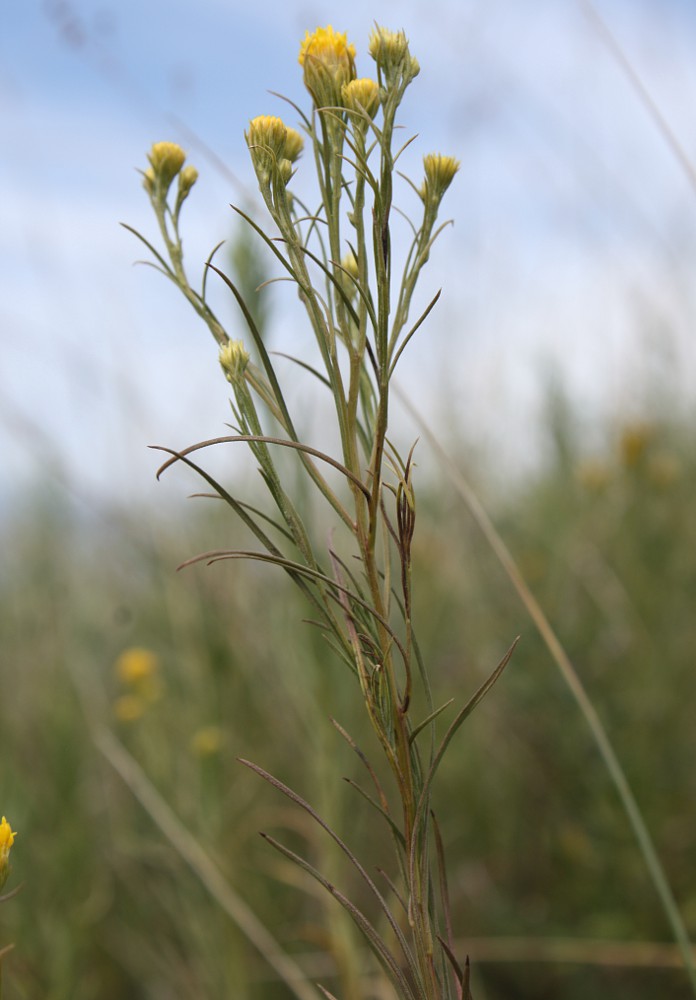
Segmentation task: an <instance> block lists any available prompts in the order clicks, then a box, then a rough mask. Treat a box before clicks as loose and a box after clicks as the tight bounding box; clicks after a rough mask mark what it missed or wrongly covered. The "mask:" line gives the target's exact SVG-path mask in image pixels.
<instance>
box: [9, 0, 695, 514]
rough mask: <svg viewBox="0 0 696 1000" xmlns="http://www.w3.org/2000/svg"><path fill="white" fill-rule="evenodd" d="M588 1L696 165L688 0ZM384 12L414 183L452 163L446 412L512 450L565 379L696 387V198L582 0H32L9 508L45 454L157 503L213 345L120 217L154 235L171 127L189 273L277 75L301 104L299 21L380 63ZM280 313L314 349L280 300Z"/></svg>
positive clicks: (14, 203)
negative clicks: (181, 171)
mask: <svg viewBox="0 0 696 1000" xmlns="http://www.w3.org/2000/svg"><path fill="white" fill-rule="evenodd" d="M596 9H597V10H598V11H599V12H600V13H601V15H602V17H603V18H604V20H605V21H606V23H607V24H608V25H609V26H610V27H611V30H612V32H613V33H614V35H615V36H616V38H617V39H618V40H619V41H620V44H621V46H622V48H623V49H624V51H625V52H626V54H627V56H628V57H629V59H630V60H631V64H632V65H633V66H634V68H635V69H636V71H637V72H638V73H639V74H640V77H641V80H642V81H643V83H644V84H645V86H646V87H647V88H648V89H649V90H650V93H651V94H652V96H653V98H654V100H655V101H656V102H657V104H658V105H659V107H660V108H661V111H662V113H663V114H664V116H665V118H666V120H667V121H668V122H669V124H670V126H671V128H672V129H673V132H674V134H675V135H676V136H677V137H678V139H679V141H680V142H681V143H682V145H683V146H684V149H685V151H686V153H687V155H690V156H691V157H692V158H694V159H696V117H695V116H694V111H693V108H694V106H695V104H696V100H695V98H696V6H695V5H694V4H692V3H688V2H686V0H684V2H677V0H662V2H657V0H597V4H596ZM374 20H378V21H379V22H380V23H384V24H386V25H388V26H390V27H403V28H405V30H406V32H407V34H408V35H409V37H410V40H411V46H412V50H413V51H414V52H415V54H416V55H417V56H418V58H419V60H420V63H421V66H422V73H421V75H420V77H419V78H418V79H417V80H416V82H415V83H414V85H413V87H412V88H411V91H410V93H409V96H408V100H407V103H406V105H405V106H404V109H403V116H402V120H403V124H404V127H405V130H406V134H410V133H413V132H417V133H418V134H419V138H418V140H417V142H416V143H414V144H413V147H412V149H411V150H410V151H409V157H410V158H409V157H407V158H406V159H405V163H404V166H405V168H406V171H407V172H409V173H413V175H414V177H415V178H416V179H418V177H419V171H420V158H421V157H422V155H423V154H424V153H426V152H429V151H431V150H438V151H442V152H450V153H452V154H454V155H455V156H457V157H458V158H459V159H460V160H461V162H462V169H461V172H460V174H459V175H458V177H457V180H456V182H455V184H454V185H453V187H452V189H451V191H450V192H448V195H447V199H448V200H447V201H446V203H445V206H444V208H445V211H446V213H447V214H448V215H450V216H452V217H453V218H454V219H455V226H454V227H453V228H452V229H451V230H448V231H447V233H446V234H445V235H444V236H443V238H442V242H441V244H440V246H439V248H438V249H437V250H436V252H435V253H434V254H433V259H432V263H431V270H430V272H429V273H428V276H427V280H426V282H425V286H426V287H425V289H424V295H427V294H428V293H430V294H432V292H434V291H435V290H436V289H437V288H438V287H440V285H442V286H443V288H444V294H443V298H442V302H441V304H440V306H439V307H438V311H437V315H436V316H434V317H433V320H432V323H431V324H430V326H429V328H428V329H427V331H424V332H423V334H422V336H421V340H420V342H419V343H417V344H414V345H412V348H411V351H410V355H409V356H408V357H407V358H406V360H405V363H404V371H403V379H404V381H405V383H406V384H407V386H408V387H409V388H410V390H411V391H413V392H414V393H418V394H419V396H420V397H421V398H422V399H423V401H424V404H425V405H426V407H427V408H428V409H429V411H430V413H431V415H432V416H433V419H437V420H440V419H445V420H447V422H448V425H450V426H452V427H456V428H458V429H460V430H461V433H462V435H463V436H464V437H465V438H466V437H468V438H474V439H476V440H478V441H485V442H486V443H487V444H488V445H490V447H491V448H493V449H495V450H496V452H497V453H499V454H500V455H501V456H503V458H505V456H506V455H507V454H508V453H509V454H510V455H512V456H514V455H519V454H520V453H524V452H525V450H530V451H533V450H534V447H535V445H534V444H533V442H534V440H535V428H538V422H539V416H540V407H541V403H540V399H541V396H540V391H539V386H540V385H541V384H542V383H543V379H544V378H545V377H546V376H547V375H548V372H549V370H550V369H551V368H556V369H558V370H559V371H560V373H561V374H562V376H563V378H564V379H565V380H566V382H567V384H568V385H569V387H570V391H571V392H572V394H573V396H574V398H575V399H576V400H577V401H578V405H579V406H580V407H581V409H583V411H584V412H587V413H595V412H604V413H608V414H609V416H618V414H619V413H631V412H632V411H636V412H637V411H639V410H640V408H641V407H642V406H643V405H644V403H645V400H646V396H647V395H648V394H649V383H650V381H651V379H652V377H653V375H654V374H657V375H660V373H662V377H663V378H664V380H666V381H669V380H672V382H673V391H674V393H675V395H678V394H679V393H684V394H686V395H687V396H688V393H689V392H693V388H694V379H693V374H694V371H695V369H696V362H695V357H694V347H693V336H692V331H693V326H694V324H693V320H694V314H695V313H694V310H695V308H696V301H695V295H696V293H694V291H693V290H692V288H693V286H694V282H693V277H692V276H693V272H694V246H695V240H694V234H695V233H696V193H695V192H694V190H693V189H692V187H691V186H690V184H689V181H688V179H687V178H686V176H685V173H684V171H683V170H682V168H681V167H680V166H679V164H678V163H677V162H676V160H675V158H674V156H673V155H672V153H671V152H670V150H669V148H668V146H667V145H666V143H665V142H664V141H663V140H662V139H661V138H660V135H659V133H658V131H657V129H656V127H655V124H654V122H653V121H652V120H651V118H650V116H649V114H648V113H647V111H646V108H645V106H644V105H643V104H642V103H641V101H640V100H639V99H638V97H637V95H636V93H635V91H634V89H633V88H632V87H631V86H630V84H629V83H628V82H627V80H626V78H625V75H624V74H623V73H622V71H621V68H620V67H619V66H618V64H617V61H616V59H615V58H614V56H613V55H612V54H611V53H610V52H609V50H608V48H607V46H606V44H605V42H604V41H603V39H602V37H601V33H600V32H599V31H598V30H597V27H596V25H595V24H594V23H593V21H592V19H591V18H590V17H588V14H587V10H586V7H584V6H583V5H582V4H581V3H580V2H578V0H431V2H429V3H427V4H423V3H422V2H401V3H396V2H385V3H382V4H375V3H372V4H368V3H366V2H364V0H355V2H353V3H352V4H351V5H349V7H347V5H339V6H335V7H334V6H332V5H329V4H324V3H312V2H303V3H295V2H290V3H283V4H280V3H278V4H274V3H268V2H267V3H265V4H258V5H255V6H252V5H249V4H246V3H245V4H242V3H237V2H232V0H198V2H197V3H195V4H191V3H183V2H181V0H170V2H168V3H165V2H163V0H141V2H139V3H137V4H136V3H131V2H127V0H124V2H121V3H118V4H117V3H114V2H110V0H104V2H100V0H92V2H87V0H74V2H70V0H25V2H24V3H21V4H20V3H12V4H9V3H7V4H6V9H5V10H4V11H3V31H2V35H1V36H0V150H1V152H0V189H1V190H2V196H1V198H0V266H1V267H2V272H1V273H2V276H3V287H4V294H3V296H2V299H1V301H0V347H1V349H2V359H3V360H2V363H1V364H0V455H2V459H3V461H2V467H1V468H0V501H2V500H4V499H6V498H7V497H8V496H9V495H10V494H11V493H13V492H16V490H17V489H18V487H19V486H21V484H24V483H28V482H32V481H34V482H35V481H38V480H39V479H40V475H41V473H40V471H39V470H40V469H41V468H42V467H43V468H44V469H46V468H48V469H49V471H50V473H51V475H54V474H55V475H57V476H59V478H62V479H63V480H67V481H68V482H69V483H70V484H71V487H72V488H73V489H74V491H75V492H76V493H78V494H80V493H82V494H83V495H84V496H85V497H89V496H93V495H95V494H96V495H103V494H104V493H105V492H106V491H107V490H108V489H110V490H111V492H112V494H113V495H115V496H117V497H123V499H125V500H128V499H130V498H133V497H136V496H137V497H148V498H150V499H152V500H153V501H154V500H156V499H158V498H159V497H160V496H161V493H160V494H158V492H157V491H158V490H160V491H161V490H162V487H157V486H155V484H154V482H153V477H152V472H153V469H154V466H155V462H154V460H153V456H152V453H151V452H148V451H147V448H146V446H147V444H150V443H166V444H171V445H173V446H181V445H183V444H185V443H188V442H190V441H193V440H197V439H199V438H206V437H210V436H214V435H215V434H217V433H219V432H220V429H221V427H222V424H223V422H224V421H225V420H226V419H227V414H228V411H227V404H226V399H227V394H226V386H225V383H224V380H223V379H222V378H221V376H220V373H219V371H218V370H217V366H216V362H215V349H214V345H213V343H212V341H211V340H210V338H209V336H208V335H207V331H205V330H203V329H202V328H200V326H199V325H198V324H197V323H196V321H195V317H194V316H193V315H192V314H191V313H190V312H189V311H188V310H187V307H186V304H185V303H184V302H183V300H181V301H180V300H179V299H178V298H177V296H176V295H175V294H174V291H173V290H172V288H171V287H169V286H166V284H165V283H164V281H163V280H160V279H159V278H158V276H157V275H156V274H154V272H152V271H150V270H148V269H145V268H134V267H133V266H132V262H133V261H134V260H135V259H137V258H138V257H139V256H141V254H140V251H139V249H138V246H137V245H136V244H135V241H134V240H133V238H132V237H130V236H129V235H128V234H127V233H125V232H124V231H123V230H122V229H120V228H119V225H118V223H119V221H126V222H129V223H130V224H132V225H134V226H136V227H137V228H139V229H141V230H142V231H143V232H147V233H148V234H154V227H153V225H152V220H151V218H150V213H149V208H148V204H147V200H146V198H145V195H144V193H143V192H142V190H141V188H140V183H139V178H138V175H137V173H136V168H138V167H143V166H145V152H146V150H147V149H148V148H149V146H150V144H151V142H152V141H154V140H158V139H165V138H168V139H173V140H175V141H179V142H181V144H182V145H184V147H185V148H186V149H187V151H188V152H189V159H190V161H191V162H193V163H195V164H196V165H197V166H198V167H199V169H200V172H201V179H200V181H199V183H198V185H197V187H196V189H195V193H194V195H192V197H191V199H190V201H189V203H188V204H187V206H186V213H187V214H186V218H185V225H184V231H185V246H186V250H187V256H188V260H189V263H190V267H191V270H192V271H194V273H195V268H196V264H197V262H202V261H203V260H204V259H205V257H206V256H207V253H208V251H209V249H210V248H211V247H212V246H213V245H214V244H215V243H216V242H217V241H218V240H220V239H224V238H226V237H228V236H229V235H230V232H231V227H232V224H233V223H232V213H231V211H230V209H229V207H228V206H229V203H230V202H239V201H242V200H244V199H246V198H249V197H252V198H253V197H255V188H254V183H253V176H252V171H251V168H250V165H249V163H248V160H247V153H246V150H245V147H244V143H243V138H242V132H243V130H244V127H245V125H246V123H247V122H248V120H249V118H251V117H253V116H254V115H256V114H260V113H281V114H283V115H284V116H285V115H286V112H285V110H284V109H283V106H282V105H281V104H280V103H279V102H278V101H277V99H276V98H273V97H271V96H270V95H269V94H268V91H269V90H276V91H280V92H282V93H284V94H286V95H287V96H288V97H290V98H292V99H293V100H296V101H298V102H304V101H305V96H304V94H303V88H302V83H301V78H300V71H299V67H298V65H297V50H298V44H299V39H300V38H301V37H302V35H303V34H304V31H305V30H306V29H308V28H309V29H313V28H314V27H316V26H317V25H318V24H326V23H329V22H331V23H333V24H334V26H335V27H336V28H338V29H340V30H347V31H348V32H349V35H350V37H351V39H352V40H353V41H354V42H355V44H356V46H357V48H358V72H359V73H360V74H361V75H367V74H368V73H369V72H370V66H369V59H368V57H367V56H366V42H367V38H368V36H369V32H370V28H371V26H372V23H373V21H374ZM286 117H287V116H286ZM288 120H289V119H288ZM221 309H222V310H223V312H224V314H225V316H226V318H229V320H230V327H231V329H232V331H233V332H236V331H235V326H234V323H235V320H234V318H233V317H234V314H233V312H232V310H231V307H228V306H227V304H224V305H221ZM225 310H226V312H225ZM274 329H275V332H274V337H275V343H276V346H278V347H280V348H281V349H285V350H287V349H288V347H289V346H293V345H300V346H301V347H302V349H304V348H305V347H306V349H307V350H308V351H309V349H310V343H309V341H308V340H307V339H304V340H303V337H304V334H303V333H302V331H299V330H297V328H296V327H295V326H294V325H293V322H292V321H291V320H289V319H288V318H287V315H286V314H285V311H284V308H283V303H282V300H280V301H279V306H278V308H277V311H276V326H275V328H274ZM238 332H239V333H240V334H241V330H240V331H238ZM445 398H446V399H447V410H446V412H445V413H442V412H439V411H438V406H439V405H441V401H442V400H444V399H445Z"/></svg>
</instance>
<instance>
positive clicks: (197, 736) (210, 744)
mask: <svg viewBox="0 0 696 1000" xmlns="http://www.w3.org/2000/svg"><path fill="white" fill-rule="evenodd" d="M224 739H225V735H224V733H223V731H222V729H220V727H219V726H203V728H202V729H198V730H197V731H196V732H195V733H194V734H193V736H192V738H191V752H192V753H193V754H194V756H196V757H212V756H213V755H214V754H216V753H219V752H220V750H222V745H223V743H224Z"/></svg>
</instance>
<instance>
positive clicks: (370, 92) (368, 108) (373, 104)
mask: <svg viewBox="0 0 696 1000" xmlns="http://www.w3.org/2000/svg"><path fill="white" fill-rule="evenodd" d="M341 96H342V97H343V103H344V104H345V106H346V108H347V109H348V110H349V111H364V112H367V114H368V115H369V116H370V118H374V116H375V114H376V112H377V109H378V107H379V86H378V84H377V82H376V81H375V80H370V79H369V78H365V77H363V78H362V79H360V80H351V81H350V82H349V83H344V85H343V88H342V90H341Z"/></svg>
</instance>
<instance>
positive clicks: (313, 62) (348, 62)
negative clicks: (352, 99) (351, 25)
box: [299, 24, 355, 108]
mask: <svg viewBox="0 0 696 1000" xmlns="http://www.w3.org/2000/svg"><path fill="white" fill-rule="evenodd" d="M347 38H348V36H347V34H346V33H345V32H344V33H343V34H341V33H340V32H338V31H334V29H333V28H332V27H331V25H330V24H329V25H327V27H326V28H317V30H316V31H314V32H312V33H311V34H310V32H309V31H308V32H307V33H306V35H305V37H304V40H303V41H302V43H301V45H300V55H299V63H300V66H302V69H303V71H304V72H303V75H304V82H305V86H306V87H307V90H308V91H309V92H310V94H311V95H312V97H313V98H314V101H315V103H316V105H317V107H320V108H321V107H335V106H339V105H340V104H341V88H342V87H343V85H344V84H346V83H348V82H349V81H350V80H353V79H354V78H355V46H354V45H353V44H352V43H350V44H349V43H348V41H347Z"/></svg>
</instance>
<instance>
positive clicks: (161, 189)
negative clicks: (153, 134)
mask: <svg viewBox="0 0 696 1000" xmlns="http://www.w3.org/2000/svg"><path fill="white" fill-rule="evenodd" d="M185 159H186V153H185V152H184V151H183V149H182V148H181V146H177V144H176V143H175V142H155V143H153V146H152V149H151V150H150V152H149V153H148V160H149V161H150V166H151V167H152V172H153V175H154V188H155V192H156V193H157V194H158V195H160V196H161V197H162V198H164V197H166V194H167V191H168V190H169V187H170V185H171V183H172V181H173V180H174V178H175V177H176V175H177V174H178V173H179V171H180V170H181V168H182V167H183V165H184V160H185ZM146 174H147V171H146Z"/></svg>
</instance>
